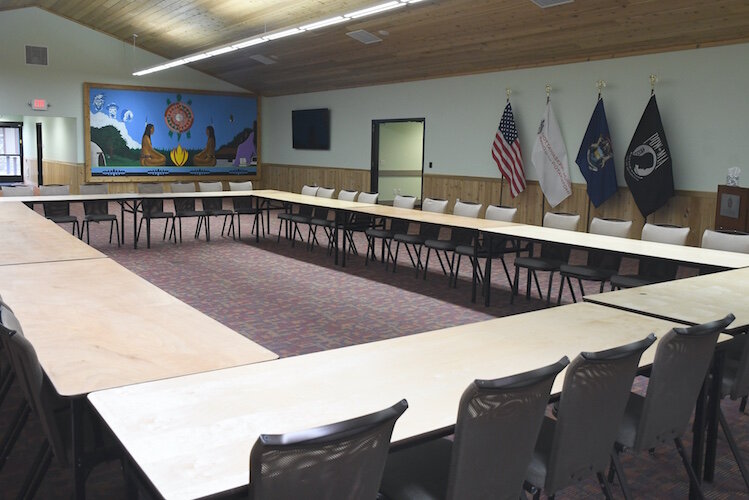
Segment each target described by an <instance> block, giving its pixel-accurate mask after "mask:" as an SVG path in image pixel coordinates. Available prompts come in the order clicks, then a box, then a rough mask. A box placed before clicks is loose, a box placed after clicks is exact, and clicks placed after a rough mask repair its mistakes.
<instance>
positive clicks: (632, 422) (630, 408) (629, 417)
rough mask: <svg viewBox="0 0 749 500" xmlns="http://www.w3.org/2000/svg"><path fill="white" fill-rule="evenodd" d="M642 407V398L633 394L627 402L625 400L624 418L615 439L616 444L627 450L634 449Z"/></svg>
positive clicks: (643, 402)
mask: <svg viewBox="0 0 749 500" xmlns="http://www.w3.org/2000/svg"><path fill="white" fill-rule="evenodd" d="M644 406H645V398H644V397H642V396H640V395H639V394H635V393H632V394H630V396H629V400H627V408H626V409H625V410H624V416H623V417H622V423H621V425H620V426H619V434H618V436H617V437H616V442H617V443H619V444H621V445H623V446H626V447H627V448H634V446H635V438H636V437H637V426H638V425H639V423H640V415H642V410H643V408H644ZM636 451H637V450H636Z"/></svg>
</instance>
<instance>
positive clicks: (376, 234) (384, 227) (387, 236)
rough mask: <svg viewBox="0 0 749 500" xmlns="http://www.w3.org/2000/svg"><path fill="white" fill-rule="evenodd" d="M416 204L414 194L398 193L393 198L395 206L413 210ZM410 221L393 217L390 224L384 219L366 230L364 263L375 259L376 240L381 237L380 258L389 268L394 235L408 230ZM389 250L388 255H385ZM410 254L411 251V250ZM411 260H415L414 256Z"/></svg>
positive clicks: (366, 263)
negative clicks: (403, 194) (402, 194)
mask: <svg viewBox="0 0 749 500" xmlns="http://www.w3.org/2000/svg"><path fill="white" fill-rule="evenodd" d="M414 206H416V197H414V196H401V195H397V196H396V197H395V199H394V200H393V207H395V208H407V209H409V210H412V209H413V208H414ZM408 226H409V222H408V221H407V220H401V219H391V220H390V224H389V226H388V223H387V221H383V222H382V223H381V224H373V225H372V227H370V228H368V229H366V230H365V231H364V235H365V236H366V237H367V258H366V259H365V260H364V265H368V264H369V259H372V260H375V259H376V256H377V252H376V249H375V242H376V241H377V240H378V239H379V240H381V244H380V247H381V248H380V260H381V261H382V262H383V263H384V264H385V269H386V270H387V266H388V264H389V263H390V262H391V261H392V260H393V258H394V257H393V252H392V243H393V237H394V236H395V235H396V234H399V233H407V232H408ZM385 250H387V255H385ZM409 255H411V254H410V252H409ZM411 262H412V263H413V262H415V261H414V260H413V257H412V258H411Z"/></svg>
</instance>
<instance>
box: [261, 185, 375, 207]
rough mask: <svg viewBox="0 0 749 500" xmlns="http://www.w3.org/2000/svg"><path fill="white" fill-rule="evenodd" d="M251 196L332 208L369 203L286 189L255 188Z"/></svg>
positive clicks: (359, 205) (360, 205)
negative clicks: (322, 196) (309, 194)
mask: <svg viewBox="0 0 749 500" xmlns="http://www.w3.org/2000/svg"><path fill="white" fill-rule="evenodd" d="M251 194H252V196H255V197H257V198H262V199H265V200H274V201H281V202H285V203H297V204H300V205H310V206H315V207H322V208H332V209H336V208H337V209H341V210H348V209H352V208H356V207H362V206H365V205H371V204H369V203H359V202H358V201H344V200H338V199H335V198H319V197H317V196H308V195H306V194H299V193H288V192H286V191H277V190H275V189H256V190H253V191H252V192H251Z"/></svg>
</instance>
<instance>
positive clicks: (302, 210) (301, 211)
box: [276, 184, 320, 246]
mask: <svg viewBox="0 0 749 500" xmlns="http://www.w3.org/2000/svg"><path fill="white" fill-rule="evenodd" d="M318 189H320V188H319V187H318V186H308V185H306V184H305V185H304V186H302V194H303V195H306V196H315V195H317V190H318ZM311 217H312V207H311V206H308V205H302V206H300V207H299V208H298V210H297V211H296V212H294V210H293V207H292V205H291V204H289V203H284V211H283V213H280V214H278V219H279V220H280V221H281V223H280V224H279V226H278V238H277V240H276V241H277V242H279V241H281V230H282V229H283V228H284V227H285V228H286V238H291V246H294V243H295V242H296V235H297V234H298V235H299V239H300V240H302V241H304V236H303V235H302V232H301V231H300V230H299V222H302V223H305V222H308V221H309V219H310V218H311Z"/></svg>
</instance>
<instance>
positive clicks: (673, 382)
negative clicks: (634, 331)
mask: <svg viewBox="0 0 749 500" xmlns="http://www.w3.org/2000/svg"><path fill="white" fill-rule="evenodd" d="M733 320H734V316H733V314H729V315H728V316H726V317H725V318H723V319H721V320H717V321H712V322H710V323H705V324H702V325H697V326H691V327H689V328H674V329H673V330H671V331H669V332H668V333H667V334H665V335H664V336H663V338H661V340H660V342H658V349H657V350H656V351H655V359H654V360H653V369H652V371H651V372H650V379H649V382H648V392H647V394H646V396H645V402H644V406H643V408H642V412H641V413H640V421H639V423H638V426H637V434H636V436H635V441H634V446H633V449H634V450H635V451H641V450H646V449H650V448H654V447H655V446H656V445H659V444H662V443H667V442H668V443H670V442H672V441H673V439H674V438H678V437H681V435H682V434H683V433H684V431H685V430H686V428H687V425H688V424H689V418H690V417H691V416H692V410H694V404H695V401H697V395H698V394H699V392H700V389H701V388H702V384H703V381H704V380H705V375H707V369H708V368H709V366H710V360H712V358H713V352H714V351H715V342H716V341H717V340H718V335H719V334H720V332H721V331H723V330H724V329H725V328H726V327H727V326H728V325H730V324H731V322H732V321H733Z"/></svg>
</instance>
